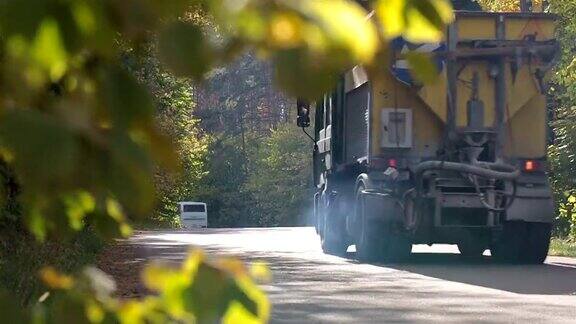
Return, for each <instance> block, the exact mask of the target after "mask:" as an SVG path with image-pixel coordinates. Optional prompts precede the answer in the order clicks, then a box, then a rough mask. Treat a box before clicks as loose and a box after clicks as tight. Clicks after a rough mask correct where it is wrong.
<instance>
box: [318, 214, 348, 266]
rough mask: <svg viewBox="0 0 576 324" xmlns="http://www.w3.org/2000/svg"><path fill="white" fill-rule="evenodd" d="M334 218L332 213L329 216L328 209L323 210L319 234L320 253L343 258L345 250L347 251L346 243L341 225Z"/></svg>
mask: <svg viewBox="0 0 576 324" xmlns="http://www.w3.org/2000/svg"><path fill="white" fill-rule="evenodd" d="M336 216H337V215H335V214H333V213H332V214H331V213H330V210H329V209H328V210H327V209H326V208H324V209H323V215H322V225H323V229H322V230H321V234H320V240H321V245H322V251H323V252H324V253H326V254H332V255H336V256H345V255H346V250H348V243H347V241H346V237H345V235H344V232H343V229H342V225H341V224H340V223H339V222H338V220H337V218H336Z"/></svg>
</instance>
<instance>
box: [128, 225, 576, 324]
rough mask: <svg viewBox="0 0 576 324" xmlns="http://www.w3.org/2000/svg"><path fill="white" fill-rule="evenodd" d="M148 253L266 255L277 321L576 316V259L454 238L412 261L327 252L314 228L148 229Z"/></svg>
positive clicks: (144, 238) (557, 319) (563, 319)
mask: <svg viewBox="0 0 576 324" xmlns="http://www.w3.org/2000/svg"><path fill="white" fill-rule="evenodd" d="M130 243H131V244H133V246H134V247H135V248H136V249H137V250H138V251H140V252H139V254H140V255H141V256H145V259H163V260H169V261H174V262H178V261H180V260H182V258H183V257H184V256H185V254H186V251H187V250H188V249H189V248H190V247H201V248H203V249H205V250H206V251H208V252H209V253H210V254H211V255H217V256H236V257H240V258H241V259H244V260H245V261H248V262H250V261H254V260H262V261H265V262H267V263H268V265H269V266H270V268H271V269H272V271H273V274H274V279H273V281H272V282H271V283H270V284H269V285H266V286H265V287H264V288H265V290H266V291H267V292H268V293H269V296H270V298H271V300H272V303H273V313H272V322H273V323H325V322H331V323H343V322H356V323H383V322H386V323H394V322H426V323H429V322H443V323H446V322H452V323H467V322H483V323H531V324H532V323H571V322H572V323H576V260H575V259H570V258H556V257H549V258H548V260H547V263H546V264H545V265H542V266H505V265H498V264H494V263H493V262H491V260H490V258H488V257H486V258H485V259H483V260H478V261H475V262H471V261H466V260H463V259H462V258H460V256H459V255H458V254H457V249H456V248H455V247H453V246H448V245H441V246H433V247H427V246H415V247H414V249H413V252H415V253H413V256H412V258H411V261H410V263H409V264H398V265H384V264H360V263H358V262H357V261H355V260H354V259H353V253H352V252H349V253H348V254H349V256H348V257H347V258H339V257H335V256H328V255H324V254H322V252H321V250H320V248H319V243H318V239H317V237H316V235H315V233H314V229H312V228H274V229H202V230H195V231H172V232H140V233H138V234H137V235H136V236H134V237H133V238H131V239H130Z"/></svg>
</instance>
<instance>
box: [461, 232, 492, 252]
mask: <svg viewBox="0 0 576 324" xmlns="http://www.w3.org/2000/svg"><path fill="white" fill-rule="evenodd" d="M487 248H488V246H487V244H485V243H484V242H482V239H481V238H479V237H478V236H477V234H475V233H470V232H465V236H464V237H462V238H461V240H460V242H458V250H459V251H460V255H462V256H463V257H466V258H480V257H481V256H482V254H484V251H486V249H487Z"/></svg>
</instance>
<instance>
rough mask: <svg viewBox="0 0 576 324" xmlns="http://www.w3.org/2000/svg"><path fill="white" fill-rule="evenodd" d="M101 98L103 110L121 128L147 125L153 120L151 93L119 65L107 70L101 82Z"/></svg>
mask: <svg viewBox="0 0 576 324" xmlns="http://www.w3.org/2000/svg"><path fill="white" fill-rule="evenodd" d="M100 99H101V100H102V102H101V103H102V108H103V110H106V111H107V113H108V114H109V115H110V116H111V117H112V121H113V125H114V126H116V127H118V128H120V129H125V128H129V129H130V128H133V127H135V126H145V127H146V126H148V125H150V124H151V122H152V116H153V112H154V106H153V105H152V98H151V97H150V94H149V93H148V92H147V91H146V89H144V88H143V87H142V86H141V85H140V84H138V83H137V82H136V80H135V79H134V77H133V76H131V75H129V74H128V73H127V72H126V71H125V70H123V69H121V68H120V67H118V66H112V67H110V68H108V69H107V70H106V71H105V73H104V77H103V78H102V80H101V83H100Z"/></svg>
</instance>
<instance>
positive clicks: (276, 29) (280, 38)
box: [269, 12, 303, 48]
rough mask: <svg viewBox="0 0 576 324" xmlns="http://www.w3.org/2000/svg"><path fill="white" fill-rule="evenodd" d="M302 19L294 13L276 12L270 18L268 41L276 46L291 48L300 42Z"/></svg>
mask: <svg viewBox="0 0 576 324" xmlns="http://www.w3.org/2000/svg"><path fill="white" fill-rule="evenodd" d="M302 25H303V22H302V19H300V17H298V16H297V15H296V14H294V13H289V12H284V13H279V14H276V15H274V16H273V17H272V19H271V20H270V36H269V39H270V42H271V44H272V46H274V47H278V48H293V47H296V46H299V45H300V44H301V43H302Z"/></svg>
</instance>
